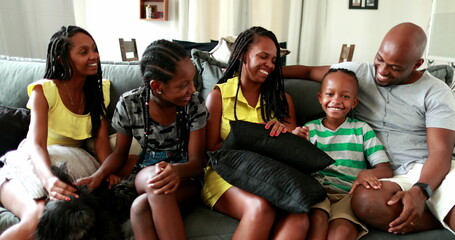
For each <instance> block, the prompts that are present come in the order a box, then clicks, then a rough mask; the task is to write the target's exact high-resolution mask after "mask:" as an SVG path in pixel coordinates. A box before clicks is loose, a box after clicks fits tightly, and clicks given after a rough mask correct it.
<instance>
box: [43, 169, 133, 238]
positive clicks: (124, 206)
mask: <svg viewBox="0 0 455 240" xmlns="http://www.w3.org/2000/svg"><path fill="white" fill-rule="evenodd" d="M52 171H53V173H54V174H55V175H56V176H57V177H58V178H59V179H60V180H62V181H64V182H66V183H71V182H73V181H72V179H71V177H70V176H69V175H68V174H67V171H66V166H65V165H63V166H60V167H55V166H53V167H52ZM76 188H77V190H78V191H77V193H78V195H79V198H74V197H71V200H70V201H64V200H59V201H48V202H47V204H46V207H45V209H44V212H43V215H42V216H41V218H40V220H39V223H38V227H37V230H36V232H35V237H36V239H37V240H55V239H61V240H95V239H96V240H117V239H119V240H123V239H126V238H127V236H125V233H124V232H123V230H122V229H123V227H122V225H123V224H124V223H125V222H127V220H128V219H129V215H130V214H129V213H130V207H131V204H132V203H133V201H134V199H135V198H136V197H137V192H136V190H135V188H134V183H133V181H132V180H123V181H122V182H120V183H119V184H117V185H115V186H113V187H112V188H111V189H108V184H107V183H103V184H102V186H100V187H98V188H97V189H95V190H93V191H90V190H89V189H88V188H87V187H86V186H77V187H76Z"/></svg>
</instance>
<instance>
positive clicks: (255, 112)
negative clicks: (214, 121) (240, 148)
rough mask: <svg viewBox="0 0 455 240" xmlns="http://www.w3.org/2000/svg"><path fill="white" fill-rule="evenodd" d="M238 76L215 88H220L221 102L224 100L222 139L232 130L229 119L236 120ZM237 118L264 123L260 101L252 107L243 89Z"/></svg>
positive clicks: (238, 97) (238, 102) (240, 94)
mask: <svg viewBox="0 0 455 240" xmlns="http://www.w3.org/2000/svg"><path fill="white" fill-rule="evenodd" d="M238 82H239V80H238V77H234V78H231V79H229V80H227V81H226V82H225V83H221V84H216V85H215V86H214V88H219V89H220V91H221V102H222V108H223V110H222V116H221V130H220V131H221V132H220V134H221V139H223V140H224V139H226V137H227V135H228V134H229V131H230V130H231V126H230V125H229V121H235V115H234V105H235V94H236V92H237V85H238ZM237 100H238V101H237V106H236V112H237V119H238V120H243V121H248V122H254V123H262V122H264V120H263V119H262V116H261V108H260V106H261V104H260V102H259V101H258V102H257V104H256V106H254V107H252V106H250V105H249V104H248V102H247V100H246V98H245V97H244V96H243V93H242V89H241V88H240V89H239V94H238V96H237Z"/></svg>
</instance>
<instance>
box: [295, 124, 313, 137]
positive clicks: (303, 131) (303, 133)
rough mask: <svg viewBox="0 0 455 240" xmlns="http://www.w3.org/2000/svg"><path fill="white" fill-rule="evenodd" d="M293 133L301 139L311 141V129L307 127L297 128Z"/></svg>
mask: <svg viewBox="0 0 455 240" xmlns="http://www.w3.org/2000/svg"><path fill="white" fill-rule="evenodd" d="M292 133H293V134H295V135H297V136H299V137H303V138H305V139H306V140H309V139H310V128H309V127H306V126H302V127H296V128H295V129H294V130H292Z"/></svg>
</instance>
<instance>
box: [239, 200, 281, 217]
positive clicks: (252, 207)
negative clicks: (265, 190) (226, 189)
mask: <svg viewBox="0 0 455 240" xmlns="http://www.w3.org/2000/svg"><path fill="white" fill-rule="evenodd" d="M247 206H248V208H247V211H246V214H245V215H247V216H248V217H249V218H252V219H253V220H254V219H256V220H263V219H275V214H276V213H275V207H274V206H273V205H272V204H271V203H270V202H268V201H267V200H265V199H264V198H261V197H256V198H252V199H249V200H248V204H247Z"/></svg>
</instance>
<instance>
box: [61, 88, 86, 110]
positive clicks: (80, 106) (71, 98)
mask: <svg viewBox="0 0 455 240" xmlns="http://www.w3.org/2000/svg"><path fill="white" fill-rule="evenodd" d="M63 85H64V86H65V89H66V92H67V93H68V96H69V97H70V104H71V106H72V107H74V101H73V97H71V94H70V91H69V90H68V87H67V86H66V81H63ZM83 100H84V98H83V97H81V102H80V103H79V108H78V109H77V113H78V114H79V113H80V112H81V108H82V101H83Z"/></svg>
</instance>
